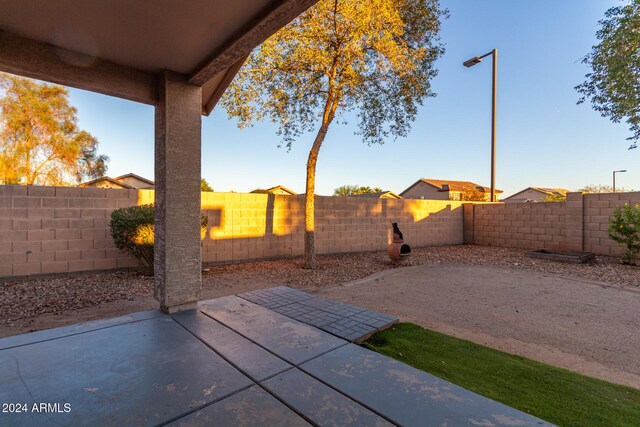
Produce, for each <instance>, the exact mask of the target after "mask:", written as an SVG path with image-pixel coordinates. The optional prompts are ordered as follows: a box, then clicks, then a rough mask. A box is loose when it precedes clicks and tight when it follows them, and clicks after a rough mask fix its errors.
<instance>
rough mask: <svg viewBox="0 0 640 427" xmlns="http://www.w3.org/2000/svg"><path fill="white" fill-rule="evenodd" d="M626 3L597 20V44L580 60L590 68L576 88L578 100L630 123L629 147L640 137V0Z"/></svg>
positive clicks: (616, 120)
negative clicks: (587, 99)
mask: <svg viewBox="0 0 640 427" xmlns="http://www.w3.org/2000/svg"><path fill="white" fill-rule="evenodd" d="M625 3H626V4H624V5H622V6H616V7H612V8H611V9H609V10H608V11H607V12H606V13H605V19H603V20H601V21H600V22H599V23H600V25H601V28H600V30H599V31H598V32H597V33H596V37H597V38H598V40H600V44H598V45H596V46H593V48H592V49H591V53H589V54H588V55H587V56H586V57H585V58H584V59H583V61H582V62H583V63H584V64H587V65H589V66H590V67H591V69H592V72H591V73H589V74H587V75H586V76H585V77H586V79H587V80H586V81H585V82H584V83H582V84H581V85H579V86H576V89H577V90H578V92H580V93H581V94H582V95H583V96H582V98H580V100H579V101H578V104H580V103H583V102H584V101H585V99H586V98H589V99H590V100H591V105H592V106H593V108H594V109H595V110H596V111H598V112H599V113H600V114H601V115H602V116H603V117H609V118H610V119H611V121H612V122H614V123H619V122H621V121H623V120H624V121H625V122H626V123H627V124H628V125H629V130H630V131H631V136H630V137H629V138H627V139H628V140H630V141H632V143H631V146H630V147H629V149H632V148H636V147H637V141H638V139H640V86H639V83H638V82H640V0H630V1H627V2H625Z"/></svg>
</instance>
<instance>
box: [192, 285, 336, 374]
mask: <svg viewBox="0 0 640 427" xmlns="http://www.w3.org/2000/svg"><path fill="white" fill-rule="evenodd" d="M200 311H201V312H203V313H204V314H206V315H207V316H210V317H212V318H213V319H215V320H217V321H219V322H220V323H223V324H224V325H226V326H228V327H229V328H231V329H233V330H234V331H236V332H238V333H239V334H241V335H242V336H244V337H246V338H248V339H250V340H251V341H253V342H255V343H257V344H259V345H260V346H262V347H264V348H265V349H266V350H268V351H270V352H272V353H273V354H275V355H276V356H278V357H281V358H282V359H284V360H285V361H287V362H289V363H291V364H293V365H298V364H300V363H303V362H306V361H307V360H311V359H313V358H314V357H317V356H319V355H321V354H324V353H326V352H327V351H331V350H334V349H336V348H338V347H341V346H343V345H346V344H347V342H346V341H344V340H341V339H339V338H336V337H334V336H332V335H330V334H328V333H326V332H323V331H321V330H319V329H316V328H314V327H312V326H309V325H306V324H304V323H302V322H298V321H297V320H294V319H291V318H289V317H287V316H283V315H281V314H278V313H275V312H273V311H271V310H269V309H267V308H264V307H261V306H259V305H257V304H253V303H251V302H249V301H247V300H244V299H242V298H238V297H236V296H229V297H224V298H218V299H215V300H211V301H205V302H203V303H201V304H200Z"/></svg>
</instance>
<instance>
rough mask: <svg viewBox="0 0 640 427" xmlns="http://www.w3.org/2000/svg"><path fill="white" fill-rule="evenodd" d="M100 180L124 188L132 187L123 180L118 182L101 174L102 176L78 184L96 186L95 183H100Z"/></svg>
mask: <svg viewBox="0 0 640 427" xmlns="http://www.w3.org/2000/svg"><path fill="white" fill-rule="evenodd" d="M101 182H105V183H109V184H111V185H114V186H116V187H118V188H126V189H129V190H131V189H133V187H132V186H130V185H128V184H125V183H124V182H120V181H116V180H115V179H113V178H110V177H108V176H103V177H102V178H97V179H93V180H91V181H87V182H83V183H82V184H80V185H79V187H95V186H97V184H99V183H101Z"/></svg>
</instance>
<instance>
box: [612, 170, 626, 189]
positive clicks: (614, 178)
mask: <svg viewBox="0 0 640 427" xmlns="http://www.w3.org/2000/svg"><path fill="white" fill-rule="evenodd" d="M626 171H627V170H626V169H622V170H619V171H613V192H614V193H615V192H616V174H617V173H618V172H626Z"/></svg>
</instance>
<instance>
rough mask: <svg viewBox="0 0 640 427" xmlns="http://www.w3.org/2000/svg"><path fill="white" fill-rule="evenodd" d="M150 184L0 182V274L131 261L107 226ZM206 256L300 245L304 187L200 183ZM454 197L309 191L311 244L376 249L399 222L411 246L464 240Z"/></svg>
mask: <svg viewBox="0 0 640 427" xmlns="http://www.w3.org/2000/svg"><path fill="white" fill-rule="evenodd" d="M153 199H154V192H153V190H122V189H104V188H75V187H38V186H0V277H4V278H8V277H23V276H32V275H43V274H65V273H73V272H80V271H95V270H110V269H117V268H128V267H135V266H137V262H136V260H135V259H133V258H131V257H129V256H128V255H127V254H126V253H124V252H121V251H119V250H118V249H117V248H116V247H115V246H114V244H113V239H112V238H111V235H110V232H109V219H110V214H111V212H112V211H113V210H114V209H117V208H121V207H127V206H133V205H141V204H147V203H153ZM202 210H203V212H204V213H205V215H207V217H208V219H209V224H208V229H207V234H206V237H205V239H204V241H203V244H202V260H203V262H204V263H224V262H241V261H249V260H258V259H270V258H278V257H291V256H296V255H301V254H302V253H303V250H304V249H303V248H304V196H280V195H270V194H239V193H202ZM462 220H463V213H462V203H461V202H449V201H437V200H394V199H370V198H358V197H321V196H317V197H316V227H315V240H316V250H317V252H318V253H319V254H331V253H346V252H359V251H372V250H381V249H384V248H386V246H387V244H388V242H389V241H390V238H391V234H390V233H391V223H392V222H398V223H399V226H400V229H401V230H402V231H403V233H404V234H405V236H406V240H407V243H409V244H411V245H414V246H431V245H455V244H461V243H462V240H463V227H462Z"/></svg>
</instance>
